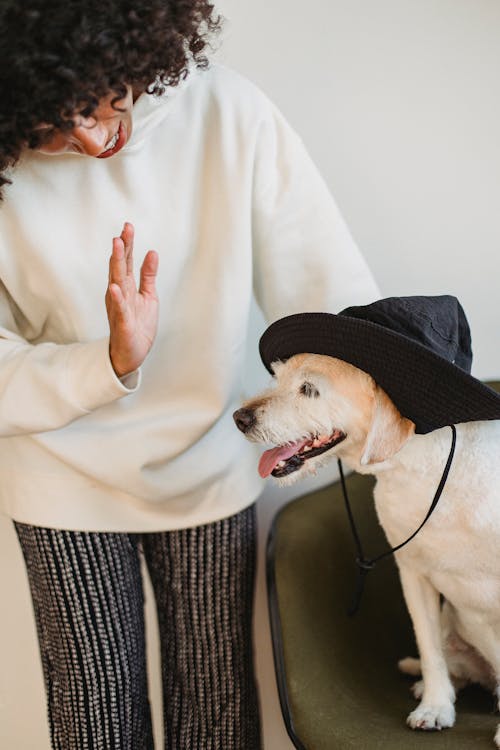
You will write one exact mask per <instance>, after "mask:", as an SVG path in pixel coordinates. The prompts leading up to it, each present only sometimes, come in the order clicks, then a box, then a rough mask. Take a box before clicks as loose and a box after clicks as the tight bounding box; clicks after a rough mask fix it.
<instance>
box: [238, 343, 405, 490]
mask: <svg viewBox="0 0 500 750" xmlns="http://www.w3.org/2000/svg"><path fill="white" fill-rule="evenodd" d="M273 372H274V376H275V381H274V384H273V386H272V387H271V388H269V389H268V390H267V391H265V392H264V393H262V394H260V395H259V396H257V397H256V398H254V399H251V400H249V401H246V402H245V403H244V404H243V406H242V408H241V409H238V410H237V411H236V412H235V413H234V415H233V417H234V421H235V422H236V425H237V427H238V428H239V429H240V430H241V431H242V432H243V433H244V434H245V436H246V437H247V438H248V439H249V440H252V441H253V442H258V443H272V444H274V445H275V446H276V447H274V448H272V449H270V450H266V451H265V453H264V454H263V456H262V458H261V460H260V463H259V472H260V474H261V476H263V477H267V476H269V474H272V475H273V476H274V477H277V478H279V479H285V478H286V481H287V482H288V481H293V480H295V479H296V478H298V477H299V476H301V475H303V474H306V473H314V472H315V470H316V469H317V468H318V467H319V466H320V465H322V464H323V463H325V462H326V460H327V459H328V458H330V457H332V456H336V455H340V456H342V457H343V458H345V459H346V461H347V462H348V463H349V464H350V465H351V466H353V467H354V468H356V467H367V466H370V465H372V464H375V463H380V462H382V461H385V460H386V459H388V458H390V456H392V455H394V454H395V453H396V452H397V451H398V450H399V449H400V448H401V447H402V446H403V445H404V444H405V443H406V441H407V440H408V439H409V438H410V437H411V436H412V435H413V433H414V424H413V422H411V421H410V420H408V419H406V418H405V417H402V416H401V414H400V413H399V411H398V410H397V409H396V407H395V406H394V404H393V403H392V401H391V400H390V398H389V397H388V396H387V394H386V393H385V392H384V391H383V390H382V389H381V388H380V387H379V386H377V384H376V383H375V381H374V380H373V378H372V377H371V376H370V375H368V374H367V373H365V372H363V371H362V370H359V369H358V368H356V367H354V366H353V365H350V364H348V363H347V362H344V361H342V360H339V359H335V358H334V357H328V356H323V355H318V354H297V355H295V356H294V357H291V358H290V359H288V360H287V361H286V362H276V363H274V364H273Z"/></svg>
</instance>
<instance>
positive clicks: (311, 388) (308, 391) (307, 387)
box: [300, 380, 319, 398]
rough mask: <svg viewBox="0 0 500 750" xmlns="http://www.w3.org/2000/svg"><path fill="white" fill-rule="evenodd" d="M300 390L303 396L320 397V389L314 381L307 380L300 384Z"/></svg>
mask: <svg viewBox="0 0 500 750" xmlns="http://www.w3.org/2000/svg"><path fill="white" fill-rule="evenodd" d="M300 392H301V394H302V395H303V396H308V397H309V398H318V396H319V391H318V389H317V388H316V386H315V385H313V384H312V383H308V382H307V380H306V382H305V383H302V385H301V386H300Z"/></svg>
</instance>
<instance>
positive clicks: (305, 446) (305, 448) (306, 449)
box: [302, 445, 312, 453]
mask: <svg viewBox="0 0 500 750" xmlns="http://www.w3.org/2000/svg"><path fill="white" fill-rule="evenodd" d="M302 450H303V452H304V453H305V452H306V451H312V445H304V447H303V448H302Z"/></svg>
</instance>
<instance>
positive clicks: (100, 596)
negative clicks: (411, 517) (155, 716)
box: [15, 506, 261, 750]
mask: <svg viewBox="0 0 500 750" xmlns="http://www.w3.org/2000/svg"><path fill="white" fill-rule="evenodd" d="M15 527H16V531H17V535H18V537H19V541H20V544H21V548H22V551H23V555H24V558H25V562H26V567H27V571H28V578H29V583H30V589H31V595H32V599H33V605H34V612H35V620H36V625H37V631H38V638H39V643H40V651H41V657H42V666H43V674H44V680H45V685H46V691H47V702H48V715H49V724H50V735H51V742H52V747H53V748H54V750H152V749H153V747H154V746H153V738H152V729H151V716H150V710H149V701H148V692H147V676H146V656H145V637H144V606H143V605H144V595H143V587H142V580H141V569H140V556H141V555H144V559H145V561H146V565H147V568H148V571H149V574H150V577H151V581H152V585H153V590H154V594H155V599H156V607H157V613H158V622H159V632H160V643H161V657H162V683H163V712H164V726H165V748H166V749H167V750H259V749H260V748H261V743H260V725H259V710H258V701H257V691H256V684H255V677H254V671H253V652H252V604H253V592H254V578H255V548H256V520H255V507H254V506H253V507H251V508H248V509H247V510H244V511H242V512H241V513H238V514H237V515H235V516H232V517H230V518H227V519H224V520H222V521H217V522H216V523H213V524H208V525H206V526H200V527H197V528H193V529H183V530H180V531H168V532H160V533H147V534H129V533H93V532H75V531H61V530H54V529H45V528H40V527H35V526H29V525H25V524H20V523H16V524H15Z"/></svg>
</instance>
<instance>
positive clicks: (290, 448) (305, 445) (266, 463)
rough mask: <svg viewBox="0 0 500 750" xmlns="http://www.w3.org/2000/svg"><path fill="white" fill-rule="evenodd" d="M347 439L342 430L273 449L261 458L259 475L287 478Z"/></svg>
mask: <svg viewBox="0 0 500 750" xmlns="http://www.w3.org/2000/svg"><path fill="white" fill-rule="evenodd" d="M346 437H347V435H346V434H345V432H342V430H334V431H333V432H332V434H331V435H322V436H317V437H314V438H309V439H306V440H299V441H298V442H296V443H291V444H287V445H279V446H277V447H276V448H271V449H270V450H267V451H265V452H264V453H263V454H262V456H261V459H260V461H259V474H260V476H261V477H263V478H265V477H268V476H269V475H270V474H271V475H272V476H273V477H277V478H279V477H286V476H287V475H288V474H292V473H293V472H294V471H298V470H299V469H300V468H301V467H302V466H303V465H304V463H305V462H306V461H307V460H308V459H310V458H314V456H319V455H321V454H322V453H325V452H326V451H328V450H330V449H331V448H333V447H334V446H335V445H338V444H339V443H341V442H342V441H343V440H345V438H346Z"/></svg>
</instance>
